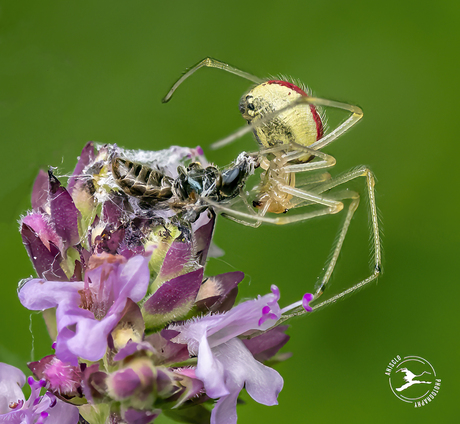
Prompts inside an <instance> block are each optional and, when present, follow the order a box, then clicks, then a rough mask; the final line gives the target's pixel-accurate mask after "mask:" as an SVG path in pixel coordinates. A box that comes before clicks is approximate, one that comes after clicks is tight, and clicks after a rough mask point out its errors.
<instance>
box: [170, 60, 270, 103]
mask: <svg viewBox="0 0 460 424" xmlns="http://www.w3.org/2000/svg"><path fill="white" fill-rule="evenodd" d="M200 68H217V69H221V70H222V71H227V72H230V73H232V74H235V75H238V76H239V77H241V78H245V79H247V80H249V81H252V82H255V83H257V84H260V83H261V82H263V80H262V79H260V78H258V77H256V76H254V75H251V74H249V73H248V72H244V71H242V70H241V69H238V68H235V67H234V66H231V65H229V64H228V63H224V62H221V61H220V60H217V59H212V58H210V57H206V58H205V59H203V60H201V61H200V62H198V63H197V64H196V65H194V66H192V67H191V68H190V69H189V70H188V71H187V72H186V73H185V74H184V75H182V76H181V77H180V78H179V79H178V80H177V81H176V82H175V83H174V85H173V86H172V87H171V89H170V90H169V92H168V94H166V96H165V97H164V98H163V100H162V102H163V103H167V102H169V100H171V97H172V95H173V94H174V92H175V91H176V90H177V88H178V87H179V86H180V85H181V84H182V83H183V82H184V81H185V80H186V79H187V78H188V77H189V76H191V75H192V74H194V73H195V72H196V71H198V69H200Z"/></svg>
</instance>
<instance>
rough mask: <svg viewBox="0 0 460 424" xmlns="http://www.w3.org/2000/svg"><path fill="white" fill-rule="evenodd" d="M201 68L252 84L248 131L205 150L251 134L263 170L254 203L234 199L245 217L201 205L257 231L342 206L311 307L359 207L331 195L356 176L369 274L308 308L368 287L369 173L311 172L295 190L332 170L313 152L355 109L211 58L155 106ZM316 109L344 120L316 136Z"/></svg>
mask: <svg viewBox="0 0 460 424" xmlns="http://www.w3.org/2000/svg"><path fill="white" fill-rule="evenodd" d="M203 67H210V68H217V69H221V70H224V71H227V72H230V73H233V74H235V75H237V76H239V77H242V78H244V79H247V80H249V81H252V82H253V83H255V84H256V85H255V86H254V87H253V88H251V89H250V90H249V91H248V92H247V93H246V94H244V95H243V96H242V98H241V100H240V104H239V109H240V112H241V114H242V115H243V118H245V119H246V120H247V121H248V123H249V124H250V125H248V126H246V127H245V128H241V129H240V130H238V131H236V132H235V133H233V134H232V135H230V136H229V137H226V138H225V139H222V140H220V141H218V142H216V143H214V144H213V145H212V146H211V147H213V148H218V147H222V146H225V145H227V144H229V143H231V142H233V141H235V140H237V139H238V138H240V137H241V136H242V135H243V134H245V133H247V132H250V131H252V132H253V133H254V136H255V139H256V141H257V143H258V144H259V151H258V152H256V153H254V155H257V156H258V163H259V164H260V167H261V168H262V169H263V172H262V174H261V180H260V183H259V184H258V185H257V186H256V187H255V189H254V191H255V193H256V194H255V197H254V198H253V199H249V201H248V199H246V198H245V197H244V195H242V196H241V197H242V199H243V201H244V203H245V205H246V209H247V211H241V210H237V209H233V208H231V207H227V206H223V205H219V204H218V203H217V202H215V201H213V200H212V199H209V201H208V204H211V205H213V206H215V207H216V208H219V209H220V210H221V211H222V212H224V213H225V214H226V216H227V217H229V218H231V219H232V220H234V221H236V222H238V223H241V224H244V225H249V226H253V227H257V226H259V225H260V224H261V222H267V223H271V224H289V223H293V222H300V221H306V220H309V219H312V218H315V217H317V216H321V215H331V214H336V213H338V212H340V211H342V210H343V209H344V208H345V206H346V210H345V217H344V220H343V223H342V226H341V228H340V231H339V235H338V237H337V239H336V241H335V244H334V246H333V249H332V254H331V257H330V260H329V262H328V264H327V266H326V268H325V271H324V273H323V274H322V276H321V277H320V278H319V280H318V282H317V284H316V287H315V293H314V299H313V300H316V299H318V298H319V297H320V296H321V295H322V294H323V292H324V290H325V288H326V286H327V284H328V282H329V280H330V277H331V274H332V272H333V270H334V268H335V265H336V263H337V259H338V257H339V254H340V251H341V249H342V246H343V242H344V240H345V236H346V234H347V231H348V228H349V225H350V222H351V219H352V217H353V214H354V212H355V211H356V209H357V207H358V205H359V201H360V195H359V194H358V193H357V192H355V191H352V190H349V189H342V190H339V191H338V190H332V189H335V188H336V187H339V188H340V187H342V186H343V185H344V184H346V183H348V182H349V181H351V180H354V179H356V178H358V177H363V178H364V180H365V186H366V190H367V195H368V198H369V204H370V222H371V226H372V229H371V235H372V240H373V242H372V257H373V270H372V273H371V275H370V276H369V277H367V278H366V279H364V280H362V281H361V282H359V283H357V284H355V285H354V286H353V287H351V288H350V289H348V290H346V291H345V292H343V293H341V294H339V295H337V296H334V297H332V298H331V299H328V300H327V301H325V302H323V303H321V304H318V305H316V308H318V307H321V306H324V305H325V304H328V303H331V302H334V301H336V300H337V299H338V298H340V297H342V296H345V295H346V294H348V293H350V292H352V291H355V290H357V289H359V288H360V287H362V286H364V285H366V284H368V283H370V282H371V281H373V280H375V279H376V278H377V277H378V275H379V274H380V272H381V247H380V234H379V224H378V216H377V207H376V203H375V190H374V186H375V178H374V175H373V173H372V172H371V171H370V169H369V168H368V167H366V166H363V165H362V166H358V167H357V168H355V169H353V170H351V171H349V172H346V173H344V174H342V175H339V176H337V177H331V175H330V174H329V173H328V172H323V173H320V174H319V175H317V173H315V175H314V176H312V177H311V178H307V179H306V180H305V181H303V182H302V184H299V183H297V181H298V180H299V178H298V176H300V175H301V174H302V173H307V172H310V171H318V170H326V169H328V168H331V167H333V166H334V165H335V164H336V160H335V158H334V157H332V156H331V155H329V154H327V153H324V152H323V151H322V150H321V149H323V148H324V147H326V146H328V145H329V144H331V143H332V142H333V141H335V140H336V139H337V138H338V137H340V136H341V135H342V134H343V133H344V132H345V131H347V130H348V129H350V128H351V127H352V126H353V125H355V124H356V123H357V122H358V121H359V120H360V119H361V118H362V116H363V112H362V110H361V108H359V107H358V106H354V105H351V104H347V103H341V102H336V101H333V100H327V99H321V98H318V97H312V96H309V95H308V94H307V92H306V89H304V88H303V87H300V86H299V85H296V84H294V83H292V82H289V81H284V80H278V79H267V80H263V79H260V78H258V77H256V76H254V75H251V74H249V73H247V72H244V71H242V70H240V69H238V68H235V67H233V66H230V65H228V64H226V63H224V62H221V61H218V60H215V59H211V58H206V59H203V60H202V61H200V62H199V63H198V64H197V65H195V66H193V67H192V68H191V69H190V70H189V71H187V72H186V73H185V74H184V75H183V76H182V77H181V78H179V80H178V81H177V82H176V83H175V84H174V85H173V86H172V88H171V90H170V91H169V92H168V94H167V95H166V96H165V98H164V99H163V102H168V101H169V100H170V99H171V97H172V95H173V93H174V92H175V91H176V89H177V88H178V87H179V86H180V85H181V84H182V83H183V82H184V81H185V80H186V79H187V78H188V77H190V76H191V75H192V74H194V73H195V72H196V71H197V70H199V69H200V68H203ZM322 107H326V108H335V109H341V110H344V111H347V112H349V113H350V116H349V117H348V118H347V119H346V120H345V121H344V122H343V123H342V124H340V125H338V126H337V127H336V128H334V129H333V130H332V131H330V132H329V133H327V134H324V128H323V118H322V117H321V113H320V112H319V108H322ZM310 175H312V174H310ZM331 190H332V191H331ZM250 200H252V202H251V201H250ZM303 207H310V208H309V210H307V211H303V212H302V213H298V214H289V213H287V212H288V211H289V210H291V209H296V208H303ZM254 208H255V209H254ZM271 213H273V214H280V213H283V214H285V215H283V216H277V217H276V216H275V217H274V216H270V215H267V214H271Z"/></svg>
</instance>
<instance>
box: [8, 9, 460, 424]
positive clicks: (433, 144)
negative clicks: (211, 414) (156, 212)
mask: <svg viewBox="0 0 460 424" xmlns="http://www.w3.org/2000/svg"><path fill="white" fill-rule="evenodd" d="M459 13H460V7H459V3H458V2H455V1H440V2H435V3H433V2H428V1H420V2H409V1H393V0H389V1H385V2H365V1H356V0H351V1H347V2H343V1H305V0H302V1H300V0H296V1H285V2H282V3H281V4H280V3H278V2H274V1H264V2H261V1H247V2H240V1H232V2H216V1H188V2H184V1H174V2H160V1H153V0H151V1H138V0H132V1H120V0H116V1H114V0H111V1H97V0H96V1H94V0H93V1H87V0H83V1H78V2H77V1H62V0H60V1H57V0H52V1H46V2H37V1H31V0H28V1H12V0H2V1H1V2H0V139H1V146H2V184H1V207H0V211H1V237H0V246H1V256H0V258H1V261H2V269H3V271H2V275H3V278H2V287H1V306H0V314H1V326H0V332H1V333H0V361H4V362H8V363H11V364H14V365H16V366H20V367H21V368H23V369H25V366H24V364H25V363H26V362H27V361H28V360H30V358H31V346H32V336H31V334H30V332H29V325H30V314H29V312H28V311H26V310H25V309H23V308H22V307H21V306H20V305H19V302H18V300H17V297H16V286H17V283H18V281H19V280H20V279H21V278H24V277H28V276H29V275H31V274H33V269H32V267H31V265H30V263H29V260H28V258H27V254H26V252H25V250H24V249H23V247H22V244H21V238H20V235H19V233H18V231H17V228H18V225H17V220H18V218H19V216H20V215H21V214H23V213H24V212H25V211H26V210H27V209H28V208H29V204H30V203H29V198H30V191H31V187H32V183H33V180H34V178H35V175H36V174H37V172H38V170H39V169H40V168H45V169H46V168H47V167H48V166H49V165H53V166H57V167H58V168H59V172H60V173H65V172H70V171H71V170H72V169H73V167H74V164H75V161H76V157H77V156H78V155H79V153H80V151H81V148H82V147H83V145H84V144H85V143H86V141H88V140H95V141H98V142H101V143H105V142H108V143H118V144H119V145H121V146H125V147H129V148H142V149H152V150H158V149H161V148H166V147H168V146H170V145H172V144H178V145H184V146H196V145H198V144H199V145H201V146H203V148H204V149H205V150H206V147H207V146H209V144H211V143H212V142H213V141H215V140H217V139H219V138H221V137H223V136H225V135H227V134H229V133H230V132H232V131H233V130H234V129H236V128H238V127H240V126H242V125H244V121H243V120H242V118H241V117H240V116H239V112H238V108H237V106H238V101H239V98H240V96H241V95H242V93H243V92H244V91H245V90H247V88H248V87H249V86H250V83H248V82H247V81H245V80H242V79H240V78H238V77H236V76H233V75H230V74H226V73H224V72H221V71H218V70H213V69H205V70H202V71H200V72H199V73H198V74H196V76H194V77H193V78H192V79H190V80H189V81H187V83H186V84H185V85H184V86H183V87H181V89H180V91H178V92H177V95H176V96H175V98H174V99H173V100H172V101H171V102H170V103H169V104H166V105H164V104H162V103H161V101H160V100H161V98H162V97H163V96H164V94H165V93H166V92H167V90H168V89H169V88H170V86H171V85H172V83H173V82H174V81H175V80H176V79H177V78H178V77H179V76H180V75H181V73H182V72H183V71H184V70H185V68H186V67H189V66H192V65H193V64H195V63H196V62H198V61H199V60H200V59H202V58H204V57H206V56H211V57H215V58H218V59H220V60H223V61H226V62H229V63H231V64H232V65H234V66H237V67H239V68H241V69H243V70H245V71H248V72H251V73H253V74H255V75H258V76H261V77H266V76H270V75H277V74H280V73H281V74H287V75H290V76H293V77H295V78H299V79H301V80H302V81H303V82H305V83H306V84H307V85H308V86H310V87H311V88H312V89H313V91H314V93H315V94H316V95H318V96H320V97H324V98H330V99H334V100H340V101H346V102H349V103H355V104H358V105H360V106H362V107H363V109H364V113H365V116H364V119H363V121H362V122H361V123H359V124H358V125H357V126H356V127H355V128H354V129H353V130H352V131H350V132H349V133H347V134H346V135H345V136H343V137H342V138H341V139H340V140H338V141H337V142H336V143H334V144H333V145H331V146H329V147H328V148H327V149H326V151H327V152H328V153H330V154H332V155H334V156H335V157H336V158H337V161H338V164H337V167H336V169H334V170H333V173H334V174H337V173H339V172H343V171H346V170H348V169H350V168H352V167H354V166H357V165H360V164H366V165H369V166H370V167H371V169H372V170H373V171H374V172H375V174H376V175H377V178H378V185H377V202H378V206H379V208H380V211H381V218H382V222H383V234H384V236H383V248H384V258H385V261H384V271H385V272H384V274H383V276H382V277H381V278H380V279H379V281H378V283H377V284H372V285H371V286H370V287H368V288H366V289H365V290H362V291H361V292H359V293H357V294H355V295H354V296H352V297H349V298H348V299H346V300H344V301H342V302H339V303H337V304H334V305H333V306H330V307H328V308H326V309H323V310H321V311H318V312H317V313H314V314H312V315H311V316H308V317H303V318H300V319H297V320H294V321H293V322H292V323H291V324H292V327H291V329H290V330H289V333H290V335H291V336H292V339H291V341H290V343H289V344H288V345H287V346H286V347H285V348H284V351H291V352H292V353H293V357H292V358H291V359H289V360H288V361H286V362H284V363H282V364H280V365H279V366H278V367H277V369H278V371H279V372H280V373H281V374H282V375H283V377H284V380H285V388H284V390H283V391H282V393H281V394H280V397H279V401H280V405H279V406H276V407H265V406H261V405H258V404H256V403H255V402H254V401H252V400H251V399H249V398H248V396H245V399H246V400H247V404H246V405H242V406H240V407H239V411H238V414H239V423H250V422H251V423H252V422H260V423H267V422H268V423H277V422H290V423H296V422H316V423H338V422H340V423H369V422H373V423H387V422H398V423H399V422H414V423H415V422H416V423H428V422H434V420H436V421H437V422H443V423H450V422H457V421H456V419H458V415H459V412H460V408H459V403H458V400H457V398H458V395H459V394H460V373H459V369H460V367H459V364H460V358H459V347H460V345H459V341H458V324H459V313H458V309H459V307H458V299H459V295H460V289H459V284H458V272H457V264H458V262H457V260H458V252H459V249H458V248H459V231H458V208H459V206H460V202H459V196H458V178H457V176H458V168H457V166H458V161H457V159H458V154H459V153H460V150H459V138H458V137H459V136H458V134H459V131H458V128H457V126H458V114H459V107H458V104H459V103H458V94H459V90H458V88H459V78H458V73H459V65H460V62H459V58H458V57H459V51H460V50H459V48H460V45H459V38H460V37H459V32H458V26H459V20H458V17H459ZM255 147H256V145H255V143H254V141H253V140H251V138H250V137H249V136H247V137H246V138H243V139H241V140H239V141H238V142H236V143H234V144H233V145H232V146H229V147H226V148H223V149H221V150H218V151H207V157H208V159H210V160H211V161H213V162H215V163H217V164H218V165H222V166H223V165H225V164H227V163H229V162H231V161H232V160H233V159H234V158H235V157H236V155H237V154H238V153H239V152H240V151H242V150H253V149H255ZM356 187H361V189H360V190H361V192H363V190H362V185H360V184H359V182H358V184H357V186H356ZM366 208H367V206H366V202H362V204H361V207H360V208H359V210H358V212H357V213H356V215H355V218H354V219H353V222H352V226H351V228H350V231H349V235H348V237H347V239H346V241H345V245H344V249H343V253H342V255H341V257H340V260H339V264H338V266H337V269H336V272H335V273H334V276H333V279H332V286H331V290H330V292H329V295H330V294H333V293H337V292H339V291H340V290H342V289H344V288H347V287H350V286H351V285H352V284H353V283H355V282H357V281H358V280H359V279H362V278H364V277H366V276H367V275H368V272H369V271H368V270H369V265H368V264H369V240H368V239H369V236H368V233H369V224H368V220H367V210H366ZM339 224H340V217H339V216H335V217H324V218H320V219H316V220H314V221H310V222H307V223H302V224H297V225H291V226H286V227H276V228H275V227H273V226H270V225H265V226H262V227H261V228H259V229H257V230H255V229H252V228H246V227H243V226H241V225H238V224H235V223H233V222H230V221H227V220H225V219H222V218H221V219H219V222H218V225H217V230H216V234H215V242H216V244H217V245H218V246H220V247H221V248H222V249H224V250H225V251H226V255H225V256H224V257H223V258H221V259H212V260H210V262H209V264H208V269H207V273H208V274H210V275H211V274H215V273H220V272H225V271H229V270H233V269H236V270H242V271H244V272H245V273H246V274H247V276H248V278H246V279H245V281H244V283H242V285H241V286H240V287H241V289H240V295H241V298H244V297H253V296H255V295H257V294H258V293H262V294H263V293H266V292H268V290H269V286H270V284H273V283H275V284H277V285H278V286H279V287H280V288H281V294H282V299H281V301H282V304H283V305H286V304H288V302H292V301H295V300H297V299H298V298H300V296H301V295H302V294H303V293H304V292H305V291H308V290H311V289H312V287H313V285H314V282H315V278H316V275H317V274H318V273H319V272H320V271H321V269H322V267H323V265H324V262H325V259H326V258H327V255H328V253H329V250H330V247H331V243H332V241H333V240H334V237H335V235H336V232H337V230H338V227H339ZM31 326H32V328H33V333H34V337H35V343H34V347H35V351H34V353H33V355H34V358H35V359H38V358H40V357H42V356H44V355H46V354H48V353H50V341H49V339H48V338H47V336H46V335H45V330H44V325H43V324H42V321H41V318H40V317H39V316H37V315H32V318H31ZM396 355H401V356H406V355H417V356H422V357H424V358H425V359H427V360H428V361H430V363H431V364H432V365H433V366H434V368H435V370H436V372H437V373H438V376H439V377H440V378H441V379H442V385H441V391H440V393H439V395H438V396H437V397H436V399H435V400H434V402H432V403H431V404H429V405H427V406H425V407H423V408H417V409H414V408H413V406H411V405H409V404H405V403H404V402H401V401H400V400H399V399H397V398H396V397H395V396H394V395H393V393H392V392H391V391H390V388H389V386H388V378H387V376H385V374H384V372H385V368H386V366H387V364H388V362H389V361H390V360H391V359H392V358H393V357H395V356H396ZM158 422H159V423H166V422H169V421H168V420H166V419H164V418H161V419H158Z"/></svg>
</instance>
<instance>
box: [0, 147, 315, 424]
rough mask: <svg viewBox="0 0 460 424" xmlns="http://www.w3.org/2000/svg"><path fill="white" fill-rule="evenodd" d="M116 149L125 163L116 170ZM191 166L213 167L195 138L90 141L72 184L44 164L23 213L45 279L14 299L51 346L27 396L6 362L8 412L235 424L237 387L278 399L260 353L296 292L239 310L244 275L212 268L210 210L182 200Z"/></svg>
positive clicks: (20, 416) (279, 332) (268, 349)
mask: <svg viewBox="0 0 460 424" xmlns="http://www.w3.org/2000/svg"><path fill="white" fill-rule="evenodd" d="M119 157H123V158H125V159H126V162H125V163H127V164H129V166H127V168H126V169H125V170H123V174H122V175H119V173H118V174H115V172H113V171H114V169H113V167H114V165H113V164H114V160H115V159H116V158H119ZM194 162H200V163H201V164H204V165H206V159H205V158H204V156H203V152H202V150H201V148H199V147H198V148H196V149H189V148H180V147H171V148H170V149H167V150H164V151H159V152H143V151H127V150H122V149H120V148H118V147H117V146H109V145H105V146H101V147H99V148H97V149H95V146H94V145H93V144H92V143H88V144H87V145H86V146H85V148H84V149H83V152H82V154H81V156H80V157H79V160H78V163H77V166H76V168H75V171H74V172H73V174H72V175H71V176H70V177H69V179H68V183H67V187H64V186H63V185H61V182H60V181H59V179H58V178H57V177H56V176H55V174H54V172H53V171H52V170H50V171H48V173H45V172H43V171H41V172H40V173H39V175H38V177H37V179H36V181H35V184H34V188H33V192H32V210H31V211H30V212H29V213H28V214H27V215H26V216H24V217H23V218H22V219H21V221H20V231H21V235H22V239H23V242H24V246H25V247H26V250H27V252H28V254H29V256H30V259H31V261H32V263H33V265H34V268H35V270H36V273H37V275H38V277H37V278H30V279H27V280H24V281H22V282H21V284H20V287H19V290H18V295H19V299H20V301H21V303H22V305H23V306H24V307H26V308H28V309H29V310H33V311H43V315H44V318H45V321H46V324H47V328H48V331H49V333H50V336H51V338H52V340H53V342H54V343H53V349H54V351H55V353H54V354H52V355H49V356H46V357H45V358H42V359H41V360H39V361H37V362H32V363H30V364H29V368H30V370H31V371H32V373H33V374H34V376H35V377H36V378H37V379H38V382H37V381H35V380H34V379H33V378H32V377H30V378H29V380H28V382H29V384H30V386H31V388H32V394H31V396H30V398H29V400H28V401H25V400H24V396H23V394H22V392H21V391H20V390H19V389H18V387H19V386H22V385H24V383H25V376H24V375H23V374H22V372H20V371H19V370H17V369H15V368H14V367H11V366H9V365H6V364H2V367H0V388H1V390H0V405H1V411H0V413H1V414H3V415H0V422H2V421H5V422H6V421H9V422H10V421H12V422H18V423H20V422H21V423H22V422H27V423H45V422H46V423H47V424H50V423H51V422H53V420H56V421H57V420H59V421H60V422H61V423H62V422H63V423H64V424H66V423H67V422H68V423H69V424H75V423H76V422H78V420H79V419H81V418H79V417H80V416H81V417H82V418H83V419H84V420H86V421H88V422H89V423H91V424H96V423H103V422H111V423H129V424H147V423H150V422H153V421H154V419H155V418H156V417H157V416H158V415H159V414H160V413H162V412H163V413H166V414H167V415H169V416H171V417H172V418H174V419H175V420H176V421H184V422H191V421H190V417H194V421H193V422H203V423H205V422H209V421H210V422H211V423H217V424H227V423H228V424H230V423H235V422H236V419H237V417H236V404H237V399H238V396H239V394H240V391H241V390H242V389H243V387H245V388H246V390H247V392H248V393H249V395H250V396H251V397H252V398H253V399H254V400H255V401H257V402H259V403H261V404H264V405H275V404H276V403H277V396H278V394H279V392H280V391H281V389H282V387H283V379H282V377H281V376H280V375H279V373H278V372H277V371H275V370H274V369H272V368H270V367H268V366H266V365H264V364H263V363H264V362H265V361H267V360H268V359H273V357H274V356H275V355H277V353H278V351H279V349H280V348H281V347H282V346H283V345H284V344H285V343H286V342H287V341H288V339H289V336H287V335H286V334H285V330H286V327H285V326H276V324H277V323H278V322H279V319H280V318H281V316H282V314H283V313H285V312H286V311H288V310H290V309H292V308H295V307H298V306H299V304H302V301H301V302H298V303H296V304H294V305H291V306H290V307H288V308H284V309H281V308H280V306H279V304H278V300H279V297H280V294H279V290H278V288H277V287H276V286H272V288H271V292H270V293H269V294H266V295H265V296H259V297H258V298H257V299H255V300H249V301H245V302H242V303H240V304H238V305H236V306H235V305H234V304H235V299H236V296H237V293H238V284H239V283H240V282H241V281H242V280H243V277H244V274H243V273H241V272H229V273H226V274H221V275H217V276H205V274H204V267H205V264H206V259H207V257H208V256H209V255H211V254H212V253H213V251H216V250H217V248H215V246H213V245H212V244H211V240H212V235H213V231H214V223H215V219H216V215H215V212H214V211H213V209H212V208H210V207H208V206H206V205H203V204H200V202H199V201H197V198H196V196H195V195H193V196H190V199H187V200H186V201H184V199H181V201H179V200H178V199H176V198H175V197H174V196H175V192H174V190H175V185H174V182H175V181H176V179H177V177H178V172H180V169H181V167H183V166H186V165H187V164H190V163H194ZM178 169H179V171H178ZM197 183H200V181H190V182H189V184H190V186H191V187H193V184H197ZM203 184H204V183H203ZM191 210H193V212H194V213H193V214H192V213H190V211H191ZM186 211H187V213H186V214H185V212H186ZM191 217H193V219H192V218H191ZM309 300H311V295H307V296H305V297H304V300H303V305H304V308H305V309H306V310H308V308H309V306H308V301H309ZM277 357H278V359H282V358H283V355H277ZM284 357H286V355H284ZM43 392H44V393H43ZM40 393H43V394H42V395H40ZM213 400H217V401H216V402H215V404H214V406H213V408H212V410H211V411H210V409H209V407H208V406H207V405H208V404H212V403H213V402H214V401H213Z"/></svg>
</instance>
